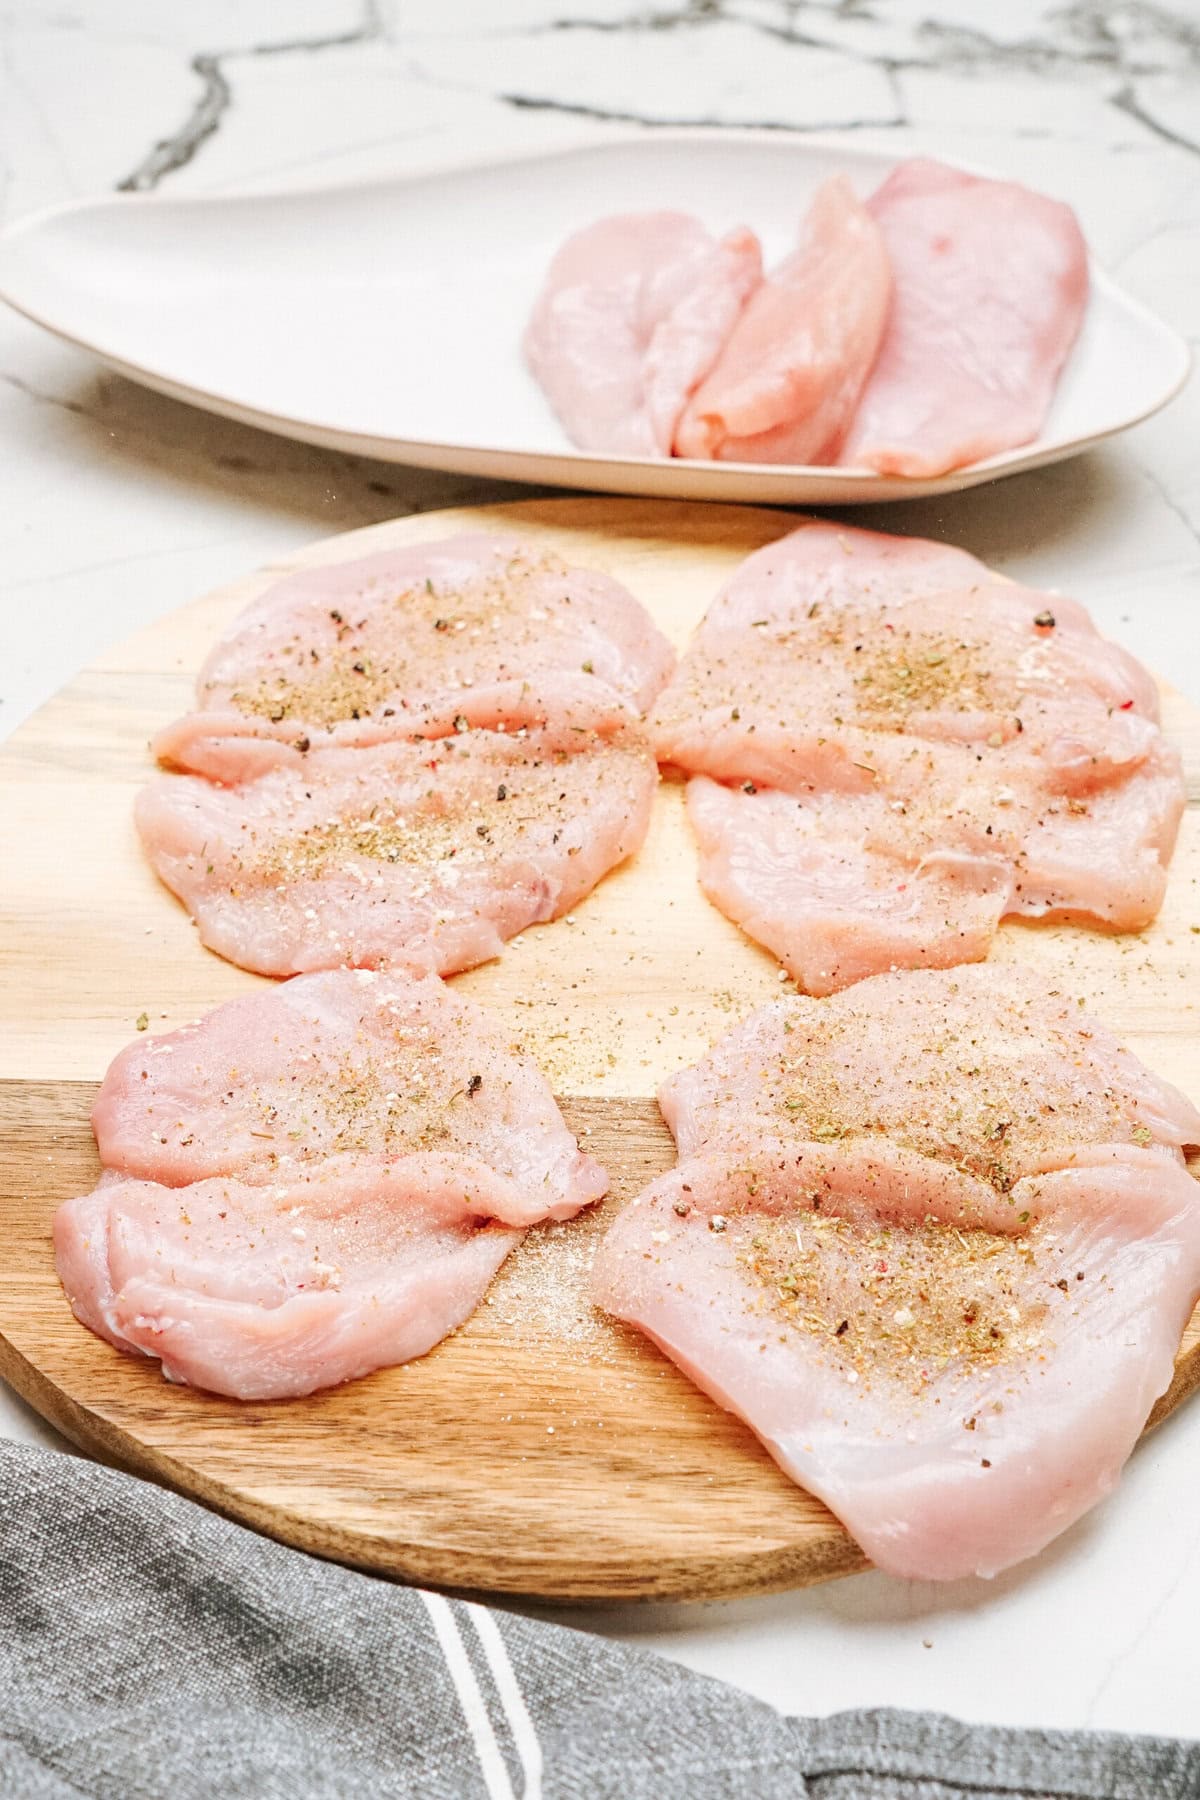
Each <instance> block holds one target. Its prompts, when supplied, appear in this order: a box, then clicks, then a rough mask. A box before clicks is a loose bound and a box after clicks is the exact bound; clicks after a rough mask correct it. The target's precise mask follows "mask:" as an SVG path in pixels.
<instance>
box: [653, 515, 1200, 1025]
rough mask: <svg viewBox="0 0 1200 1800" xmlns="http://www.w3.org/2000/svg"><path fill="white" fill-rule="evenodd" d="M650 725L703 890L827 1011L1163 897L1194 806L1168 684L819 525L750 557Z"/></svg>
mask: <svg viewBox="0 0 1200 1800" xmlns="http://www.w3.org/2000/svg"><path fill="white" fill-rule="evenodd" d="M650 727H651V732H652V735H653V738H654V742H655V747H656V750H657V753H658V756H659V760H660V761H661V762H665V763H669V764H674V765H675V766H677V767H679V768H681V769H682V770H684V771H685V772H686V773H687V774H689V775H691V776H693V777H696V779H693V780H692V781H691V782H690V783H689V789H688V807H689V813H690V816H691V818H692V822H693V825H694V827H695V830H696V835H697V838H698V840H699V844H700V851H701V865H700V880H701V884H702V886H703V887H704V889H705V892H706V893H707V894H708V895H709V897H710V898H711V899H712V900H713V901H714V902H715V903H716V904H717V905H719V906H720V907H721V908H722V910H724V911H725V912H726V913H727V914H728V915H729V916H730V917H731V918H733V919H735V920H736V921H737V922H738V923H739V924H741V925H742V926H743V928H744V929H745V930H747V931H748V932H749V933H750V934H751V936H753V937H755V938H756V939H758V940H759V941H760V942H761V943H764V944H766V945H767V947H768V948H770V949H771V950H773V951H774V952H775V953H776V954H777V955H778V956H780V957H781V959H782V960H783V961H784V963H785V964H786V966H787V968H788V969H789V970H790V971H791V972H792V973H793V974H794V975H795V976H796V977H797V979H798V980H799V981H800V982H801V983H802V984H803V985H804V986H805V987H806V988H807V989H808V990H809V991H810V992H814V993H828V992H830V991H832V990H833V989H835V988H837V987H839V986H842V985H844V984H845V983H846V982H847V981H853V980H857V979H860V978H861V977H862V976H865V975H870V974H875V973H879V972H880V971H882V970H886V969H889V968H893V967H922V966H924V967H938V966H943V965H945V964H949V963H953V962H962V961H969V960H973V959H976V958H980V957H983V956H986V954H987V951H988V948H989V945H990V943H991V940H992V937H993V935H994V933H995V930H996V927H997V925H998V923H999V921H1000V919H1001V918H1002V917H1007V916H1013V915H1020V916H1024V917H1031V918H1048V917H1058V918H1071V919H1078V920H1084V921H1089V922H1094V923H1097V924H1101V925H1105V926H1108V927H1111V928H1114V929H1121V930H1137V929H1140V928H1141V927H1143V926H1144V925H1146V924H1148V923H1149V922H1150V920H1151V919H1153V918H1154V916H1155V915H1156V913H1157V912H1158V909H1159V907H1160V906H1161V904H1162V898H1163V893H1164V890H1165V885H1166V875H1167V865H1168V863H1169V861H1170V857H1171V853H1172V850H1173V847H1174V842H1175V836H1176V832H1177V830H1178V826H1179V820H1180V817H1181V815H1182V811H1183V805H1184V787H1183V780H1182V773H1181V765H1180V761H1179V757H1178V754H1177V752H1176V751H1175V750H1174V748H1173V747H1172V746H1170V745H1169V744H1167V743H1166V741H1165V740H1164V739H1163V737H1162V734H1161V732H1160V730H1159V726H1158V694H1157V689H1156V687H1155V684H1154V682H1153V681H1152V679H1151V677H1150V676H1149V674H1148V673H1147V671H1146V670H1145V669H1143V668H1142V667H1141V665H1140V664H1139V663H1137V662H1136V661H1135V660H1134V658H1133V657H1131V656H1129V655H1128V654H1127V652H1125V651H1124V650H1122V649H1121V648H1120V647H1119V646H1117V645H1115V644H1112V643H1109V642H1108V641H1107V640H1106V639H1104V638H1102V637H1101V636H1100V635H1099V633H1098V632H1097V631H1096V629H1095V626H1094V625H1093V624H1092V622H1091V620H1090V618H1089V617H1088V615H1087V613H1086V612H1085V610H1084V608H1083V607H1081V606H1080V605H1078V603H1077V602H1075V601H1071V600H1068V599H1066V598H1064V597H1063V596H1061V595H1057V594H1047V593H1042V592H1038V591H1035V590H1032V589H1028V588H1024V587H1021V586H1019V585H1017V584H1016V583H1012V582H1004V581H1001V580H999V579H998V578H997V577H994V576H992V575H991V574H990V573H989V572H988V571H987V570H986V569H985V568H983V566H982V565H981V564H978V563H976V562H975V561H974V559H973V558H971V557H968V556H965V555H963V553H962V552H958V551H947V550H946V549H944V547H942V546H939V545H922V544H921V543H920V542H919V541H908V542H906V541H905V540H902V539H897V538H890V537H886V536H884V535H883V534H879V533H873V532H865V531H852V530H846V529H839V528H838V527H837V526H833V525H827V524H822V523H820V522H815V521H814V522H813V523H812V524H809V525H806V526H803V527H801V529H800V530H799V531H797V532H794V533H792V534H791V535H790V536H788V537H786V538H784V539H783V540H782V541H781V542H780V543H778V544H771V545H768V546H767V547H766V548H765V549H763V550H760V551H757V552H756V553H755V554H754V555H753V556H751V557H749V558H748V559H747V561H746V562H745V563H743V565H742V566H741V568H740V569H739V570H738V572H737V574H736V575H735V576H734V578H733V580H732V581H731V582H730V583H729V584H728V586H727V588H726V589H725V591H724V592H723V593H722V594H721V595H719V596H718V598H717V600H716V601H715V603H714V604H713V606H712V607H711V608H710V610H709V613H708V615H707V617H706V618H705V620H704V622H703V624H702V625H701V626H700V628H699V630H698V631H697V633H696V635H695V638H694V640H693V642H692V644H691V646H690V647H689V649H688V650H687V652H686V654H685V655H684V657H683V659H682V661H681V662H680V665H679V668H678V670H677V671H676V674H675V676H674V678H673V679H672V681H671V682H670V683H669V684H668V686H667V688H666V689H665V690H664V691H663V693H662V694H661V695H660V696H659V699H658V702H657V703H656V706H655V708H654V711H653V713H652V715H651V720H650ZM718 784H724V785H718Z"/></svg>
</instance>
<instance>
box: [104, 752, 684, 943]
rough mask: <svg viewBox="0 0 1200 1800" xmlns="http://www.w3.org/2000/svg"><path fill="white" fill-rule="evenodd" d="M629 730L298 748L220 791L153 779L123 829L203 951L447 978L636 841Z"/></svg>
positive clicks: (560, 903)
mask: <svg viewBox="0 0 1200 1800" xmlns="http://www.w3.org/2000/svg"><path fill="white" fill-rule="evenodd" d="M657 783H658V770H657V766H656V764H655V761H654V757H653V755H652V753H651V751H650V749H649V746H648V744H647V742H646V739H645V737H644V735H643V734H642V733H641V731H640V730H638V729H637V728H636V727H633V726H625V727H623V728H621V729H620V730H619V731H617V732H616V733H614V734H613V735H612V736H602V735H600V734H599V733H597V732H593V731H584V730H582V729H579V730H571V729H567V730H561V729H560V730H557V731H555V730H550V729H537V730H533V731H519V732H509V733H503V732H495V731H490V732H489V731H472V730H467V731H465V732H462V733H456V734H454V735H452V736H450V737H446V738H440V739H438V740H437V741H436V742H434V743H429V742H425V743H420V744H415V743H397V744H380V745H375V746H373V747H371V748H363V749H344V748H341V747H340V746H339V747H333V748H329V749H325V750H316V749H314V750H312V751H311V752H310V753H309V755H308V756H307V758H306V759H305V761H304V763H303V766H301V767H299V768H295V767H291V766H285V767H281V768H274V769H269V770H267V771H266V772H265V773H264V774H262V775H260V776H259V777H258V778H257V779H256V780H247V781H243V782H240V783H238V784H236V785H234V786H231V787H226V786H219V785H217V784H216V783H214V782H211V781H205V780H202V779H199V778H196V777H190V776H162V777H160V778H159V780H158V781H156V782H154V783H152V784H151V786H150V787H148V788H146V789H144V790H143V792H142V794H141V795H140V796H139V798H138V803H137V813H136V817H137V825H138V830H139V832H140V835H141V838H142V842H143V845H144V848H145V850H146V854H147V856H148V857H149V859H150V862H151V864H152V865H153V867H154V869H155V870H156V872H157V873H158V875H159V876H160V877H161V879H162V880H163V881H164V882H165V883H166V885H167V886H168V887H169V888H171V889H172V891H173V892H174V893H176V894H178V895H179V897H180V899H181V900H182V901H183V902H184V904H185V906H187V908H188V910H189V912H190V913H191V914H192V916H193V918H195V920H196V922H197V924H198V926H199V929H200V936H201V940H202V942H203V943H205V944H206V945H207V946H208V947H209V949H211V950H215V951H217V953H218V954H219V955H221V956H225V957H227V958H228V959H229V960H230V961H231V962H235V963H238V964H240V965H241V967H243V968H247V969H254V970H256V971H258V972H259V973H261V974H264V975H294V974H297V973H303V972H306V971H310V970H316V969H325V968H331V967H338V966H341V965H342V964H351V965H354V966H358V967H382V966H388V967H402V968H409V969H414V970H434V971H435V972H437V973H439V974H443V975H445V974H451V973H453V972H454V971H456V970H459V969H466V968H470V967H472V966H473V965H474V964H476V963H480V962H486V961H487V960H488V959H489V958H490V957H493V956H497V955H498V954H499V953H500V951H501V949H502V947H503V944H504V941H505V940H506V939H508V938H511V937H513V936H514V935H515V934H516V933H517V932H519V931H522V930H523V929H524V928H525V927H526V926H527V925H531V924H535V923H538V922H540V921H543V920H547V919H553V918H557V917H559V916H560V915H561V914H562V913H564V912H567V911H569V910H570V908H571V907H572V906H574V905H576V904H577V903H578V902H579V901H580V900H581V899H583V898H584V896H585V895H587V894H588V893H590V892H591V890H592V888H593V887H595V885H596V883H597V882H598V881H599V880H600V879H601V877H602V876H603V875H604V874H605V873H606V871H607V870H609V869H610V868H612V867H613V866H614V865H616V864H617V863H620V862H622V861H624V859H625V858H626V857H628V856H630V855H631V854H632V853H633V852H634V851H635V850H636V849H637V848H638V847H639V846H640V844H641V843H642V840H643V839H644V837H645V835H646V830H647V826H648V824H649V819H650V808H651V803H652V800H653V797H654V790H655V788H656V786H657Z"/></svg>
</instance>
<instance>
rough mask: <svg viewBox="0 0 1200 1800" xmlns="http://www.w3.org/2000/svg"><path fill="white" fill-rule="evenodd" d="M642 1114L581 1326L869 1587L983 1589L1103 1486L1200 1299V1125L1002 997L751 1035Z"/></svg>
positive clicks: (878, 984) (1169, 1092) (764, 1013)
mask: <svg viewBox="0 0 1200 1800" xmlns="http://www.w3.org/2000/svg"><path fill="white" fill-rule="evenodd" d="M660 1098H661V1100H662V1104H663V1109H664V1112H665V1114H666V1116H667V1120H668V1123H669V1124H670V1125H671V1127H672V1129H673V1131H674V1132H675V1135H676V1139H677V1143H678V1147H679V1151H680V1155H681V1158H682V1160H681V1161H680V1163H679V1165H678V1166H677V1168H676V1169H675V1170H673V1171H672V1172H671V1173H670V1174H668V1175H664V1176H662V1177H661V1178H660V1179H659V1180H658V1181H656V1182H654V1183H653V1184H652V1185H651V1186H650V1187H649V1188H648V1189H647V1190H646V1191H645V1192H644V1193H643V1194H641V1195H640V1196H638V1198H637V1199H636V1200H634V1201H633V1202H632V1203H631V1204H630V1206H629V1207H627V1208H626V1210H625V1211H624V1212H623V1213H622V1214H621V1215H620V1216H619V1217H618V1219H617V1221H616V1223H615V1224H614V1225H613V1226H612V1228H611V1229H610V1231H609V1233H608V1235H607V1237H606V1238H605V1240H604V1242H603V1244H602V1245H601V1249H600V1253H599V1256H598V1258H597V1261H596V1265H595V1271H594V1277H593V1281H594V1293H595V1296H596V1298H597V1300H598V1301H599V1303H600V1304H601V1305H602V1306H604V1307H605V1308H606V1309H607V1310H609V1311H611V1312H613V1313H615V1314H616V1315H617V1316H618V1317H620V1318H623V1319H626V1320H629V1321H630V1322H631V1323H633V1324H635V1325H637V1326H638V1327H639V1328H640V1329H641V1330H642V1331H644V1332H645V1333H646V1334H647V1335H648V1336H649V1337H650V1338H652V1339H653V1341H654V1342H655V1343H657V1344H658V1345H659V1346H660V1347H661V1348H662V1349H663V1350H665V1351H666V1353H667V1354H668V1355H669V1356H671V1357H672V1358H673V1359H674V1360H675V1361H676V1362H677V1363H679V1365H680V1366H681V1367H682V1368H683V1369H684V1370H685V1371H686V1372H687V1373H688V1374H689V1375H690V1376H691V1377H692V1379H693V1380H694V1381H695V1382H696V1383H697V1384H698V1385H699V1386H700V1387H702V1388H703V1389H704V1390H705V1391H706V1392H707V1393H709V1394H711V1395H712V1396H713V1397H714V1399H716V1400H717V1401H718V1402H719V1403H720V1404H721V1405H722V1406H725V1407H728V1408H729V1409H730V1410H731V1411H733V1412H736V1413H737V1414H739V1415H740V1416H741V1417H742V1418H743V1419H745V1420H746V1422H747V1423H748V1424H749V1425H750V1427H751V1429H752V1430H754V1431H755V1432H756V1434H757V1435H758V1436H759V1437H760V1438H761V1439H762V1441H763V1443H764V1444H765V1446H766V1447H767V1449H768V1450H769V1451H770V1452H771V1454H772V1455H773V1456H774V1457H775V1459H776V1460H777V1461H778V1462H779V1464H780V1465H781V1467H783V1468H784V1469H785V1470H786V1471H787V1473H788V1474H789V1475H791V1476H792V1477H793V1479H794V1480H796V1481H797V1482H799V1483H800V1484H802V1485H803V1486H804V1487H806V1488H807V1489H809V1490H810V1491H811V1492H812V1493H814V1494H817V1495H819V1496H820V1498H822V1499H823V1500H825V1502H826V1503H827V1504H828V1505H829V1506H830V1507H831V1508H832V1509H833V1511H834V1512H835V1513H837V1515H838V1516H839V1517H840V1518H841V1520H842V1521H843V1523H844V1524H845V1525H846V1526H847V1528H848V1529H849V1530H850V1531H851V1532H852V1534H853V1535H854V1537H855V1538H856V1539H857V1540H858V1542H859V1543H860V1544H861V1545H862V1547H863V1549H864V1550H866V1552H867V1554H868V1555H869V1556H871V1557H872V1559H873V1560H874V1561H875V1562H876V1563H877V1564H878V1565H879V1566H880V1567H881V1568H883V1569H885V1570H887V1571H889V1572H891V1573H893V1574H896V1575H900V1576H903V1577H907V1578H911V1579H923V1580H931V1579H932V1580H938V1579H953V1578H956V1577H960V1576H963V1575H969V1574H981V1575H993V1574H996V1573H998V1572H999V1571H1000V1570H1001V1569H1004V1568H1007V1567H1008V1566H1010V1565H1011V1564H1013V1563H1015V1562H1019V1561H1020V1560H1022V1559H1023V1558H1025V1557H1028V1556H1031V1555H1034V1554H1035V1553H1036V1552H1037V1551H1038V1550H1040V1549H1041V1548H1042V1547H1043V1546H1044V1545H1045V1544H1047V1543H1049V1542H1050V1541H1051V1540H1052V1539H1053V1538H1054V1537H1056V1536H1058V1535H1059V1534H1060V1533H1061V1532H1062V1531H1064V1530H1065V1529H1066V1528H1067V1527H1068V1526H1069V1525H1071V1524H1072V1523H1073V1522H1074V1521H1075V1520H1076V1519H1077V1518H1079V1517H1080V1516H1081V1514H1083V1513H1084V1512H1085V1511H1086V1510H1087V1509H1088V1508H1089V1507H1091V1506H1092V1505H1094V1504H1095V1503H1096V1502H1097V1501H1098V1500H1099V1499H1101V1498H1102V1497H1103V1496H1104V1495H1105V1494H1106V1493H1108V1492H1109V1491H1110V1489H1111V1488H1112V1487H1113V1485H1114V1484H1115V1482H1116V1480H1117V1478H1118V1476H1119V1473H1120V1470H1121V1467H1122V1465H1123V1464H1124V1462H1125V1460H1126V1458H1127V1457H1128V1455H1129V1453H1130V1451H1131V1450H1132V1448H1133V1446H1134V1443H1135V1442H1136V1440H1137V1437H1138V1435H1139V1433H1140V1431H1141V1430H1142V1428H1143V1426H1144V1424H1145V1422H1146V1418H1147V1415H1148V1413H1149V1411H1150V1409H1151V1407H1152V1405H1153V1403H1154V1401H1155V1399H1156V1398H1157V1397H1158V1396H1159V1395H1160V1394H1161V1393H1162V1392H1163V1391H1164V1390H1165V1389H1166V1387H1167V1386H1168V1385H1169V1383H1170V1380H1171V1377H1172V1373H1173V1360H1174V1356H1175V1353H1176V1351H1177V1349H1178V1345H1179V1339H1180V1336H1181V1333H1182V1331H1183V1327H1184V1325H1185V1324H1186V1322H1187V1320H1188V1317H1189V1316H1190V1313H1191V1311H1192V1308H1193V1306H1194V1305H1195V1302H1196V1299H1197V1295H1198V1294H1200V1191H1198V1190H1197V1186H1196V1183H1195V1182H1194V1181H1193V1180H1192V1178H1191V1177H1190V1176H1189V1175H1188V1174H1187V1172H1186V1170H1185V1168H1184V1167H1183V1159H1182V1155H1181V1150H1180V1146H1181V1145H1184V1144H1195V1143H1196V1142H1197V1141H1198V1140H1200V1114H1197V1112H1196V1110H1195V1109H1194V1108H1193V1107H1192V1106H1191V1105H1190V1104H1189V1103H1188V1102H1187V1101H1186V1100H1185V1099H1184V1098H1183V1096H1182V1095H1180V1094H1178V1093H1177V1092H1176V1091H1175V1090H1174V1089H1172V1088H1170V1087H1168V1086H1167V1085H1166V1084H1165V1083H1163V1082H1159V1081H1157V1080H1156V1079H1155V1078H1154V1077H1153V1076H1151V1075H1150V1074H1149V1073H1148V1072H1147V1071H1146V1070H1145V1069H1143V1068H1142V1067H1141V1065H1140V1064H1138V1063H1137V1062H1136V1061H1135V1060H1134V1059H1133V1058H1132V1057H1131V1056H1130V1055H1129V1054H1128V1052H1127V1051H1124V1050H1122V1049H1121V1047H1120V1046H1119V1045H1118V1044H1117V1043H1116V1042H1115V1040H1114V1039H1113V1038H1112V1037H1111V1035H1110V1034H1109V1032H1108V1031H1107V1030H1106V1029H1105V1028H1104V1027H1103V1026H1101V1025H1099V1024H1097V1023H1096V1021H1094V1020H1092V1019H1090V1018H1088V1017H1087V1016H1086V1015H1085V1014H1083V1013H1082V1012H1080V1011H1079V1009H1078V1008H1077V1007H1076V1006H1075V1005H1074V1004H1073V1003H1072V1002H1071V1001H1069V1000H1068V999H1067V997H1066V996H1064V995H1062V994H1057V993H1054V992H1051V993H1049V994H1045V993H1040V992H1038V991H1037V990H1036V987H1035V984H1034V982H1033V981H1032V980H1023V979H1022V978H1021V977H1020V976H1019V975H1018V974H1017V972H1016V971H1014V970H1011V969H1008V970H1005V971H1004V972H1003V975H1000V974H999V973H998V972H993V971H989V970H979V969H969V970H956V971H954V972H952V973H946V974H943V973H934V974H920V975H912V974H908V975H898V976H881V977H878V978H876V979H874V980H871V981H865V982H863V983H862V984H861V985H860V986H858V987H856V988H854V989H853V990H851V991H850V992H849V993H846V994H843V995H838V996H837V997H836V998H834V999H833V1000H828V1001H811V1000H804V999H800V1000H795V1001H784V1002H781V1003H779V1004H776V1005H773V1006H769V1007H764V1008H762V1009H761V1010H760V1011H759V1012H757V1013H755V1014H753V1015H752V1016H751V1018H750V1019H749V1020H747V1021H746V1023H745V1024H744V1025H742V1026H740V1027H738V1028H737V1029H736V1030H735V1031H733V1032H731V1033H730V1034H729V1035H728V1036H727V1037H726V1038H725V1039H723V1040H722V1041H721V1043H720V1044H718V1045H717V1046H716V1048H715V1049H714V1050H713V1052H711V1054H710V1055H709V1056H707V1057H706V1058H704V1059H703V1061H702V1062H701V1063H700V1064H698V1065H697V1067H696V1068H695V1069H693V1070H686V1071H683V1072H681V1073H680V1074H679V1075H677V1076H675V1077H673V1078H672V1080H671V1081H669V1082H668V1083H666V1084H665V1086H664V1088H663V1090H662V1092H661V1095H660Z"/></svg>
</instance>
